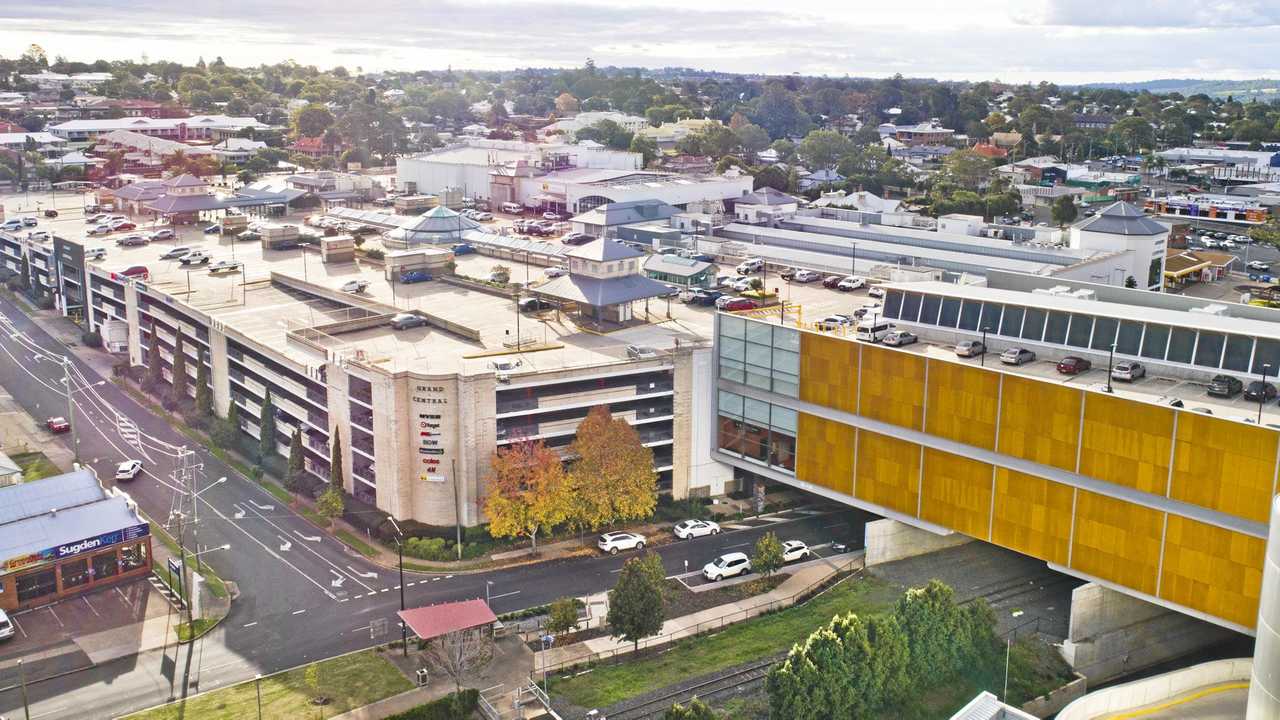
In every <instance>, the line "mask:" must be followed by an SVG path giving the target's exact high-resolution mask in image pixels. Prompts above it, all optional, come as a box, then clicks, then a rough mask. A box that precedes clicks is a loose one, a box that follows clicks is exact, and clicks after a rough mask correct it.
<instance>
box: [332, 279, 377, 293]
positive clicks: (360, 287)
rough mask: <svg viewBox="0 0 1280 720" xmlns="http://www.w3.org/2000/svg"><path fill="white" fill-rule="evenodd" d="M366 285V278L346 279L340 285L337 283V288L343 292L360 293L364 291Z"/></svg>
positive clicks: (367, 284)
mask: <svg viewBox="0 0 1280 720" xmlns="http://www.w3.org/2000/svg"><path fill="white" fill-rule="evenodd" d="M368 287H369V281H368V280H348V281H346V282H344V283H342V285H339V286H338V289H339V290H341V291H342V292H344V293H362V292H364V291H365V288H368Z"/></svg>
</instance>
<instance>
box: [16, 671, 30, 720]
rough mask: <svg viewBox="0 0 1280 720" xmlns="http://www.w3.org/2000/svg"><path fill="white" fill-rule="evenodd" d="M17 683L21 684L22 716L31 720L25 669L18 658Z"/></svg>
mask: <svg viewBox="0 0 1280 720" xmlns="http://www.w3.org/2000/svg"><path fill="white" fill-rule="evenodd" d="M18 681H19V682H20V683H21V684H22V716H23V717H25V718H26V719H27V720H31V704H30V703H29V702H27V668H26V666H24V665H23V664H22V658H18Z"/></svg>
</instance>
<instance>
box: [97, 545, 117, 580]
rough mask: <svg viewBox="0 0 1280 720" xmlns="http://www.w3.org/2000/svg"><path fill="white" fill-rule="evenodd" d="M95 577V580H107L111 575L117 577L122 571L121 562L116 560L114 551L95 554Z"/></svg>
mask: <svg viewBox="0 0 1280 720" xmlns="http://www.w3.org/2000/svg"><path fill="white" fill-rule="evenodd" d="M92 564H93V579H94V581H95V582H96V581H98V580H105V579H107V578H109V577H115V575H116V573H118V572H120V563H119V561H117V560H116V554H115V552H114V551H112V552H109V553H102V554H101V555H94V556H93V563H92Z"/></svg>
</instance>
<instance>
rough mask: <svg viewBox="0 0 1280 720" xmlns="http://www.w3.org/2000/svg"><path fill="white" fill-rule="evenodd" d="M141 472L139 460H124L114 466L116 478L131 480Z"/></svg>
mask: <svg viewBox="0 0 1280 720" xmlns="http://www.w3.org/2000/svg"><path fill="white" fill-rule="evenodd" d="M140 472H142V461H141V460H125V461H124V462H122V463H120V464H119V465H117V466H116V480H118V481H124V480H132V479H134V478H136V477H138V473H140Z"/></svg>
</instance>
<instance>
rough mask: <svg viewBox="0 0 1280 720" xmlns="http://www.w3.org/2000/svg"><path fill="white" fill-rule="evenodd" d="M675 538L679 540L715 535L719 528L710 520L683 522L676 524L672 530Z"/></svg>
mask: <svg viewBox="0 0 1280 720" xmlns="http://www.w3.org/2000/svg"><path fill="white" fill-rule="evenodd" d="M672 530H673V532H675V534H676V537H678V538H680V539H681V540H688V539H689V538H695V537H702V536H703V535H717V534H719V533H720V526H719V525H718V524H716V523H713V522H711V521H710V520H685V521H684V522H681V523H677V524H676V526H675V527H674V528H673V529H672Z"/></svg>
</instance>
